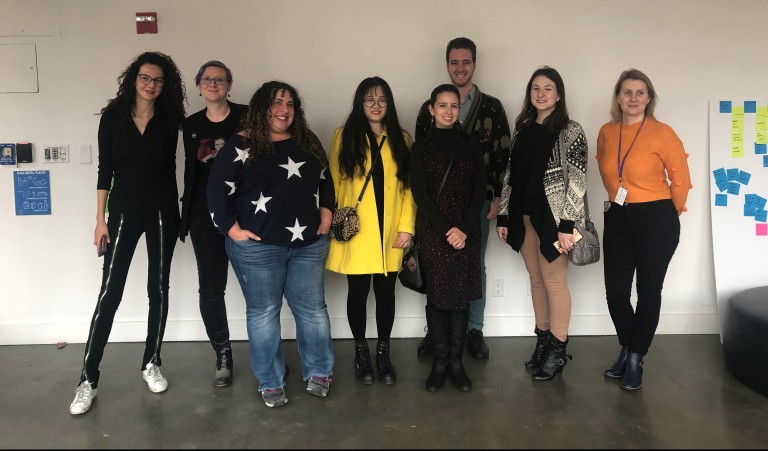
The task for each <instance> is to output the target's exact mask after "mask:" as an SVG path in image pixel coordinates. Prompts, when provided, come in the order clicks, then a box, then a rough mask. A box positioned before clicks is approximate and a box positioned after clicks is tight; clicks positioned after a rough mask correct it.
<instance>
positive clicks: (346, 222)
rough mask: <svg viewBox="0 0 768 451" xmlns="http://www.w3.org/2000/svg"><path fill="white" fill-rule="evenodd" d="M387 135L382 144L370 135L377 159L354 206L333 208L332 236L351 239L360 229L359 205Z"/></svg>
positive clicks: (346, 239)
mask: <svg viewBox="0 0 768 451" xmlns="http://www.w3.org/2000/svg"><path fill="white" fill-rule="evenodd" d="M386 139H387V137H386V136H384V137H383V138H382V139H381V145H378V144H377V143H376V137H375V136H373V135H369V136H368V140H369V141H370V143H371V148H372V149H377V150H378V152H377V153H376V159H375V160H374V161H373V163H371V169H370V170H369V171H368V175H367V176H366V177H365V184H364V185H363V189H362V190H361V191H360V195H359V196H358V197H357V203H356V204H355V206H354V207H341V208H335V209H334V210H333V219H331V237H333V238H336V240H337V241H349V240H351V239H352V237H353V236H355V235H356V234H357V232H359V231H360V217H359V216H358V215H357V207H358V206H359V205H360V201H361V200H363V194H365V189H366V188H367V187H368V182H370V181H371V175H373V168H374V167H375V166H376V163H378V162H379V158H380V156H381V147H382V146H383V145H384V140H386Z"/></svg>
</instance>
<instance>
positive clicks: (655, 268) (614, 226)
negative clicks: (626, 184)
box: [603, 199, 680, 355]
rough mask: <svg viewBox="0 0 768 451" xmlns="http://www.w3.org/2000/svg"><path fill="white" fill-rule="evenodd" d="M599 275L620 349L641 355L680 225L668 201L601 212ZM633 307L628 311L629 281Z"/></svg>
mask: <svg viewBox="0 0 768 451" xmlns="http://www.w3.org/2000/svg"><path fill="white" fill-rule="evenodd" d="M604 219H605V222H604V224H605V229H604V232H603V254H604V261H603V272H604V275H605V294H606V299H607V301H608V310H609V312H610V314H611V319H612V320H613V324H614V326H615V327H616V334H617V335H618V338H619V343H620V344H621V345H622V346H629V347H630V350H631V351H634V352H637V353H639V354H641V355H645V354H646V353H647V352H648V348H650V346H651V341H653V336H654V334H655V333H656V327H657V326H658V324H659V314H660V311H661V290H662V288H663V286H664V278H665V277H666V275H667V268H668V267H669V262H670V261H671V260H672V256H673V255H674V253H675V250H676V249H677V245H678V242H679V241H680V219H679V217H678V215H677V210H676V209H675V206H674V204H673V203H672V201H671V200H669V199H667V200H659V201H653V202H642V203H635V204H625V205H624V206H621V205H618V204H616V203H613V202H611V205H610V208H608V210H607V211H606V212H605V215H604ZM635 276H636V278H637V281H636V284H637V306H636V308H635V309H633V308H632V304H631V302H630V297H631V294H632V280H633V279H634V278H635Z"/></svg>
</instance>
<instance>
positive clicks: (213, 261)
mask: <svg viewBox="0 0 768 451" xmlns="http://www.w3.org/2000/svg"><path fill="white" fill-rule="evenodd" d="M189 227H190V229H189V236H190V237H191V238H192V247H193V248H194V250H195V259H196V260H197V280H198V283H199V286H200V288H199V290H198V293H199V294H200V315H201V316H202V318H203V323H204V324H205V331H206V332H207V333H208V339H209V340H210V341H211V346H213V350H214V351H216V352H217V353H218V352H220V351H222V350H223V349H224V348H228V347H230V344H229V323H228V322H227V305H226V304H225V303H224V291H225V290H226V288H227V271H228V270H229V259H228V258H227V251H226V249H225V248H224V239H225V237H224V235H222V234H221V233H219V231H218V229H216V227H215V226H214V225H213V221H212V220H211V215H210V213H209V212H208V210H207V209H205V210H200V209H193V210H192V212H191V215H190V225H189Z"/></svg>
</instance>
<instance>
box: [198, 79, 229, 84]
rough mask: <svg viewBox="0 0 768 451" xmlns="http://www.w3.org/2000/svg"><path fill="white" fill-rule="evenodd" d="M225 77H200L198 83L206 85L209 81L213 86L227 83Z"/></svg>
mask: <svg viewBox="0 0 768 451" xmlns="http://www.w3.org/2000/svg"><path fill="white" fill-rule="evenodd" d="M227 81H228V80H227V79H226V78H211V77H200V84H201V85H203V86H208V85H210V84H211V83H213V85H214V86H223V85H225V84H227Z"/></svg>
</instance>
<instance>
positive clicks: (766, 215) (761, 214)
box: [755, 210, 768, 222]
mask: <svg viewBox="0 0 768 451" xmlns="http://www.w3.org/2000/svg"><path fill="white" fill-rule="evenodd" d="M766 220H768V211H766V210H757V211H756V212H755V221H760V222H765V221H766Z"/></svg>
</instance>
